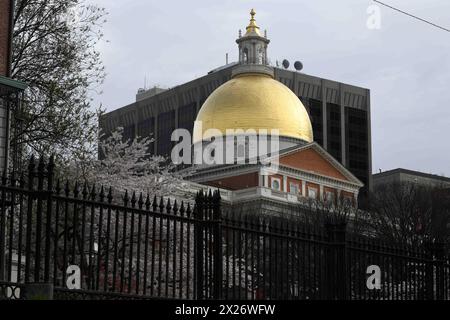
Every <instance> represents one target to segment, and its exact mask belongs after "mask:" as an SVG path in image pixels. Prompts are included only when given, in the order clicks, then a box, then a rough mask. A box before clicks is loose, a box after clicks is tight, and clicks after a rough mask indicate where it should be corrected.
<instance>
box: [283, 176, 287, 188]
mask: <svg viewBox="0 0 450 320" xmlns="http://www.w3.org/2000/svg"><path fill="white" fill-rule="evenodd" d="M283 191H284V192H287V191H288V190H287V177H286V176H283Z"/></svg>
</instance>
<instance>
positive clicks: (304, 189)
mask: <svg viewBox="0 0 450 320" xmlns="http://www.w3.org/2000/svg"><path fill="white" fill-rule="evenodd" d="M302 196H304V197H306V196H307V194H306V181H305V180H302Z"/></svg>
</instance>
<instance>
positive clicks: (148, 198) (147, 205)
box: [145, 193, 152, 211]
mask: <svg viewBox="0 0 450 320" xmlns="http://www.w3.org/2000/svg"><path fill="white" fill-rule="evenodd" d="M151 205H152V203H151V201H150V195H149V194H148V193H147V197H146V199H145V209H146V210H147V211H148V210H150V206H151Z"/></svg>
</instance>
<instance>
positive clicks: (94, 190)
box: [91, 183, 97, 201]
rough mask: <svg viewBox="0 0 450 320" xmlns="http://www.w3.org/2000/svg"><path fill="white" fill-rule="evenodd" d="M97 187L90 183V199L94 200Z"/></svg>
mask: <svg viewBox="0 0 450 320" xmlns="http://www.w3.org/2000/svg"><path fill="white" fill-rule="evenodd" d="M96 189H97V188H96V187H95V183H94V184H92V189H91V200H94V201H95V198H96V197H97V190H96Z"/></svg>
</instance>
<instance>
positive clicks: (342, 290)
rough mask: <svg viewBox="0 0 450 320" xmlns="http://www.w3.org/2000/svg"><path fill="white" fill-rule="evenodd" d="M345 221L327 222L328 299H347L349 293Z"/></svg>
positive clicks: (326, 286) (326, 285)
mask: <svg viewBox="0 0 450 320" xmlns="http://www.w3.org/2000/svg"><path fill="white" fill-rule="evenodd" d="M346 228H347V223H346V222H345V221H333V222H326V223H325V230H326V235H327V242H328V246H327V254H326V270H327V271H326V274H327V277H326V283H325V288H326V293H325V295H326V298H327V299H328V300H345V299H347V298H348V294H347V252H346Z"/></svg>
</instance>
